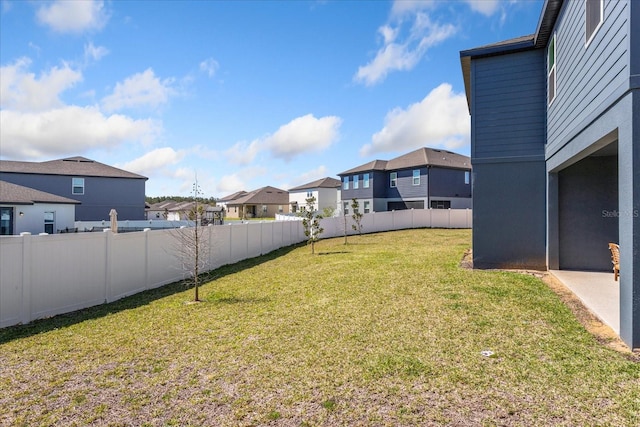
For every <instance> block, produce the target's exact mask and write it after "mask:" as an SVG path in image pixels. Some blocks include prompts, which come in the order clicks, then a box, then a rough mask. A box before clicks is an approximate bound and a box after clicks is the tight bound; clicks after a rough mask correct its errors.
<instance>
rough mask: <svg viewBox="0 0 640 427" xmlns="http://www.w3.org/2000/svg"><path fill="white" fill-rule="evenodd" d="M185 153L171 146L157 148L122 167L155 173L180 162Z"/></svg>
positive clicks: (147, 173)
mask: <svg viewBox="0 0 640 427" xmlns="http://www.w3.org/2000/svg"><path fill="white" fill-rule="evenodd" d="M184 155H185V153H184V151H182V150H179V151H176V150H174V149H173V148H171V147H163V148H156V149H155V150H152V151H150V152H148V153H146V154H144V155H142V156H141V157H138V158H137V159H134V160H132V161H130V162H128V163H125V164H124V165H122V166H120V167H121V168H122V169H124V170H128V171H131V172H135V173H139V174H141V175H153V174H157V173H158V172H160V171H163V170H164V169H165V168H166V167H168V166H173V165H175V164H177V163H179V162H180V161H181V160H182V159H183V158H184Z"/></svg>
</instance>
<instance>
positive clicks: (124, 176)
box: [0, 157, 147, 228]
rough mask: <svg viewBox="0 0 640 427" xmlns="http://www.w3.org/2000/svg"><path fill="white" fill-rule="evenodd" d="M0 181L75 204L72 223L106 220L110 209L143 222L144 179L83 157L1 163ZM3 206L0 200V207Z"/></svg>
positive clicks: (122, 215) (2, 201)
mask: <svg viewBox="0 0 640 427" xmlns="http://www.w3.org/2000/svg"><path fill="white" fill-rule="evenodd" d="M0 181H4V182H9V183H12V184H16V185H19V186H22V187H27V188H31V189H34V190H39V191H43V192H45V193H50V194H53V195H56V196H59V197H63V198H68V199H71V200H73V201H74V202H77V204H76V205H75V218H74V219H75V221H100V220H105V219H107V220H108V219H109V212H110V211H111V209H115V210H116V211H117V212H118V218H119V219H128V220H144V219H145V183H146V181H147V178H146V177H144V176H142V175H138V174H135V173H132V172H127V171H124V170H122V169H118V168H115V167H112V166H108V165H105V164H103V163H99V162H96V161H94V160H89V159H86V158H84V157H70V158H66V159H60V160H51V161H47V162H19V161H10V160H0ZM5 203H6V202H5V201H4V200H0V204H2V205H3V206H4V204H5ZM7 207H8V206H7ZM58 216H59V215H58ZM54 228H56V226H54ZM57 228H60V227H59V226H57Z"/></svg>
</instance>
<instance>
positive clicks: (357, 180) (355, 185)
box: [353, 175, 360, 190]
mask: <svg viewBox="0 0 640 427" xmlns="http://www.w3.org/2000/svg"><path fill="white" fill-rule="evenodd" d="M358 187H360V175H354V176H353V189H354V190H357V189H358Z"/></svg>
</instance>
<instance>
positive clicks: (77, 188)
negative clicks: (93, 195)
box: [71, 178, 84, 194]
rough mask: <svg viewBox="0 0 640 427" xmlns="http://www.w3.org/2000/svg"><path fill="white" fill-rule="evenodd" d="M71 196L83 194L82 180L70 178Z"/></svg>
mask: <svg viewBox="0 0 640 427" xmlns="http://www.w3.org/2000/svg"><path fill="white" fill-rule="evenodd" d="M71 194H84V178H71Z"/></svg>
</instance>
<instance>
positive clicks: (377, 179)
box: [338, 147, 471, 213]
mask: <svg viewBox="0 0 640 427" xmlns="http://www.w3.org/2000/svg"><path fill="white" fill-rule="evenodd" d="M338 176H340V180H341V182H342V187H341V191H340V193H341V194H340V198H341V200H342V208H343V209H344V212H345V213H349V206H350V205H351V200H352V199H356V200H358V204H359V206H360V209H361V211H362V213H369V212H384V211H393V210H402V209H426V208H432V209H449V208H453V209H466V208H470V207H471V159H470V158H469V157H467V156H463V155H461V154H457V153H452V152H451V151H447V150H439V149H435V148H427V147H424V148H419V149H417V150H415V151H412V152H410V153H407V154H404V155H402V156H399V157H396V158H394V159H391V160H374V161H372V162H369V163H365V164H363V165H360V166H357V167H355V168H353V169H349V170H347V171H345V172H342V173H340V174H338Z"/></svg>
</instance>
